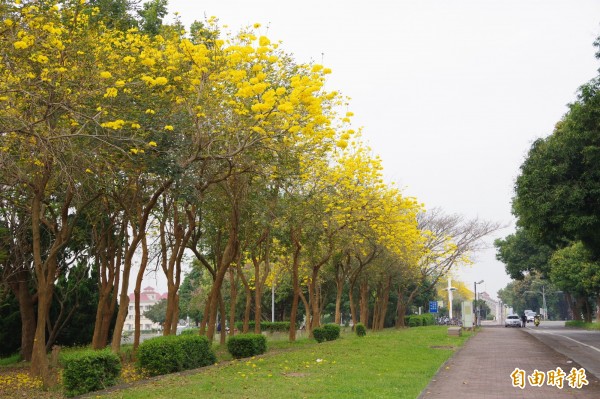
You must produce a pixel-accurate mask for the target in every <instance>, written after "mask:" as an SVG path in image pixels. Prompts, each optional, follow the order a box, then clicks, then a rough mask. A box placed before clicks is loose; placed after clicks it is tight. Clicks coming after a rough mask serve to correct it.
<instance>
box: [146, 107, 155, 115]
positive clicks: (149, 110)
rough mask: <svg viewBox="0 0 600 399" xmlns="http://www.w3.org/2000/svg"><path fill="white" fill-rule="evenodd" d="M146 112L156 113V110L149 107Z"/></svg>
mask: <svg viewBox="0 0 600 399" xmlns="http://www.w3.org/2000/svg"><path fill="white" fill-rule="evenodd" d="M146 113H147V114H151V115H154V114H155V113H156V112H155V111H154V110H153V109H150V108H148V109H147V110H146Z"/></svg>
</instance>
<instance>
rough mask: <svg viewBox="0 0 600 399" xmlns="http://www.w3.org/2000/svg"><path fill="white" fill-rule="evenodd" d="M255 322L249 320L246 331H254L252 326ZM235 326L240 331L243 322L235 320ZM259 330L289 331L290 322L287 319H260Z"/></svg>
mask: <svg viewBox="0 0 600 399" xmlns="http://www.w3.org/2000/svg"><path fill="white" fill-rule="evenodd" d="M255 325H256V323H255V322H254V321H251V322H249V323H248V331H254V326H255ZM235 328H237V329H238V331H242V330H243V328H244V323H243V322H241V321H236V322H235ZM260 331H268V332H288V331H290V322H289V321H275V322H270V321H261V322H260Z"/></svg>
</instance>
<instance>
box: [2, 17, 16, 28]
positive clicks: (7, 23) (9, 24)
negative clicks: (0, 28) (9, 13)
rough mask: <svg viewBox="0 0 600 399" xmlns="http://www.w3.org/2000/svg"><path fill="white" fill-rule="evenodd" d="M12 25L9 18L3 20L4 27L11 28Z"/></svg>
mask: <svg viewBox="0 0 600 399" xmlns="http://www.w3.org/2000/svg"><path fill="white" fill-rule="evenodd" d="M13 24H14V22H13V20H12V19H10V18H7V19H5V20H4V25H6V26H13Z"/></svg>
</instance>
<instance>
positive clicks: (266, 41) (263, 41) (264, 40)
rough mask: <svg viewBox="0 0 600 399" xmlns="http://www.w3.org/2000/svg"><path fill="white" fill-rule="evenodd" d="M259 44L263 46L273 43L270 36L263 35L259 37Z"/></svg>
mask: <svg viewBox="0 0 600 399" xmlns="http://www.w3.org/2000/svg"><path fill="white" fill-rule="evenodd" d="M258 44H260V45H261V46H268V45H269V44H271V41H270V40H269V38H268V37H266V36H261V37H260V39H258Z"/></svg>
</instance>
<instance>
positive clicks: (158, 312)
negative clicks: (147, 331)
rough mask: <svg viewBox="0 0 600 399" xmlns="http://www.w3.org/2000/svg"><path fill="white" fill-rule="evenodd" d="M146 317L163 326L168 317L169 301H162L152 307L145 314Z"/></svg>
mask: <svg viewBox="0 0 600 399" xmlns="http://www.w3.org/2000/svg"><path fill="white" fill-rule="evenodd" d="M144 316H146V317H147V318H149V319H150V320H152V321H153V322H154V323H160V324H163V323H164V322H165V319H166V316H167V300H166V299H161V300H160V301H158V302H156V303H155V304H154V305H152V306H150V309H148V310H146V311H145V312H144Z"/></svg>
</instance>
